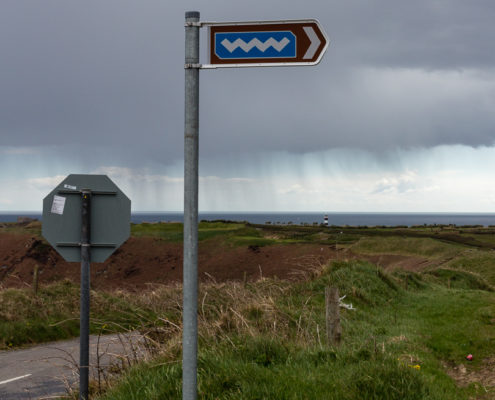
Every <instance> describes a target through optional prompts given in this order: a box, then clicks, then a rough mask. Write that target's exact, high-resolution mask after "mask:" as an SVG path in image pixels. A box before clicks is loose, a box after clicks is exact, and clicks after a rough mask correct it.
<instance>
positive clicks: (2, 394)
mask: <svg viewBox="0 0 495 400" xmlns="http://www.w3.org/2000/svg"><path fill="white" fill-rule="evenodd" d="M142 343H143V341H142V336H141V335H139V334H138V333H130V334H126V335H106V336H101V337H100V339H99V345H97V344H98V337H97V336H91V337H90V367H91V370H90V379H91V378H93V379H95V380H97V378H98V373H97V368H96V366H97V362H98V359H99V365H100V371H104V373H108V370H109V368H108V367H109V366H111V365H121V364H122V362H124V363H127V361H128V360H135V359H136V358H142V357H144V356H145V351H144V347H143V346H142ZM78 361H79V339H73V340H67V341H61V342H54V343H47V344H42V345H37V346H34V347H30V348H28V349H22V350H9V351H1V352H0V399H1V400H20V399H22V400H31V399H32V400H35V399H36V400H41V399H54V398H57V397H58V396H63V395H67V393H68V392H69V390H71V388H74V387H75V388H77V386H78V381H79V375H78V371H77V363H78ZM102 376H103V374H101V375H100V377H102ZM102 379H103V378H102Z"/></svg>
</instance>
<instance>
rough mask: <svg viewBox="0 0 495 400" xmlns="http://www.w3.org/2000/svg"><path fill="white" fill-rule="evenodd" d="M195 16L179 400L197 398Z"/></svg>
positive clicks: (194, 15)
mask: <svg viewBox="0 0 495 400" xmlns="http://www.w3.org/2000/svg"><path fill="white" fill-rule="evenodd" d="M198 23H199V12H198V11H188V12H186V24H185V30H186V42H185V50H186V51H185V104H184V106H185V112H184V266H183V274H184V284H183V316H182V327H183V331H182V399H183V400H196V397H197V382H198V381H197V353H198V317H197V314H198V132H199V24H198Z"/></svg>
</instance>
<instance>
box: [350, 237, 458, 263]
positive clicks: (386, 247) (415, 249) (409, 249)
mask: <svg viewBox="0 0 495 400" xmlns="http://www.w3.org/2000/svg"><path fill="white" fill-rule="evenodd" d="M351 249H352V251H355V252H356V253H362V254H400V255H410V256H420V257H427V258H431V259H439V258H452V257H455V256H457V255H459V254H460V253H461V252H463V251H464V250H466V248H465V247H464V246H462V245H459V244H452V243H445V242H441V241H439V240H436V239H432V238H416V237H400V236H399V237H380V236H374V237H362V238H361V239H360V240H359V241H358V242H357V243H355V244H354V245H352V246H351Z"/></svg>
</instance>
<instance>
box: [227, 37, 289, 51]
mask: <svg viewBox="0 0 495 400" xmlns="http://www.w3.org/2000/svg"><path fill="white" fill-rule="evenodd" d="M220 43H221V44H222V45H223V46H224V47H225V48H226V49H227V50H228V51H230V52H231V53H232V52H233V51H234V50H235V49H237V48H238V47H240V48H241V49H242V50H244V51H245V52H246V53H247V52H249V51H250V50H251V49H252V48H253V47H256V48H258V50H260V51H262V52H265V50H266V49H268V48H269V47H270V46H271V47H273V48H274V49H275V50H277V51H278V52H279V53H280V52H281V51H282V50H283V48H284V47H285V46H287V45H288V44H289V43H290V40H289V39H287V38H286V37H284V38H283V39H282V40H281V41H280V42H278V41H277V40H275V39H274V38H272V37H271V38H270V39H268V40H267V41H266V42H265V43H263V42H262V41H260V40H259V39H257V38H254V39H251V40H250V41H249V42H248V43H246V42H245V41H244V40H242V39H236V40H234V41H233V42H231V41H230V40H228V39H223V40H222V41H221V42H220Z"/></svg>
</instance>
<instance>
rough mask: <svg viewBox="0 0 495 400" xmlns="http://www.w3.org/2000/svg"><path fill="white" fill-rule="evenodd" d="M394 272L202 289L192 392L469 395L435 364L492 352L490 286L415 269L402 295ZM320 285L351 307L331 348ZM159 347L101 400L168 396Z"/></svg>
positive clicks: (170, 389)
mask: <svg viewBox="0 0 495 400" xmlns="http://www.w3.org/2000/svg"><path fill="white" fill-rule="evenodd" d="M427 278H428V277H427ZM404 279H405V277H404V276H403V277H402V278H397V277H390V276H387V275H386V274H384V273H383V272H382V271H381V270H379V269H377V268H376V267H375V266H373V265H371V264H367V263H360V262H350V263H338V264H333V265H332V266H330V267H328V268H326V269H325V270H324V271H323V272H322V273H321V275H318V276H316V277H315V278H313V279H310V280H308V281H306V282H303V283H298V284H289V283H286V282H279V281H271V280H265V281H263V282H259V283H255V284H252V285H248V286H247V287H246V288H243V287H241V286H236V287H229V286H227V287H225V286H224V287H223V289H219V288H204V289H203V290H206V292H208V291H213V294H212V297H211V298H212V300H211V301H208V298H210V296H207V297H206V299H207V300H206V301H205V303H203V306H202V307H203V309H204V308H206V310H207V311H203V314H202V316H201V318H200V334H201V336H200V353H199V364H198V371H199V397H200V398H202V399H265V398H267V399H268V398H269V399H339V400H340V399H343V400H345V399H467V398H469V396H472V395H474V394H475V393H476V392H478V393H481V392H480V389H479V388H477V387H476V386H475V385H472V386H471V387H469V388H465V389H459V388H457V387H456V385H455V384H454V382H453V381H452V380H451V378H449V377H448V376H447V375H446V373H445V372H444V367H443V366H442V365H443V363H447V364H456V365H458V364H460V363H462V362H465V361H464V357H465V355H466V354H468V353H473V354H475V355H476V356H475V361H474V362H473V363H472V364H470V365H469V366H468V368H469V369H474V370H475V369H476V368H481V365H482V360H483V358H485V357H488V356H493V348H494V344H495V343H494V339H493V338H494V335H495V326H494V324H493V322H491V321H492V320H493V317H494V316H495V306H494V304H495V303H494V300H495V296H494V293H493V292H489V291H484V290H479V289H448V288H447V287H446V285H445V284H446V282H445V281H444V282H442V281H441V280H439V278H436V279H437V280H436V282H430V281H431V279H429V278H428V279H426V280H422V277H421V276H419V275H416V276H411V277H409V278H408V279H409V280H410V282H411V283H410V284H409V285H408V289H409V290H407V291H406V290H404V289H403V288H402V286H405V282H404ZM233 285H234V284H233ZM328 285H335V286H338V287H339V289H340V292H341V293H344V294H346V295H347V298H346V301H349V302H352V303H353V304H354V306H355V307H357V311H344V312H343V315H342V319H343V332H344V340H343V343H342V345H341V346H339V347H337V348H335V347H329V346H326V345H325V343H324V342H325V340H324V328H323V327H324V326H325V322H324V288H325V287H326V286H328ZM469 285H472V283H470V282H466V284H465V286H466V287H468V286H469ZM229 294H230V295H229ZM229 310H231V311H230V312H229ZM165 353H166V355H164V356H162V357H160V358H158V359H156V360H155V362H153V363H148V364H144V365H139V366H137V367H135V368H133V369H131V370H130V371H129V372H128V373H127V374H126V375H125V377H124V379H123V380H122V381H121V382H120V383H119V384H118V385H117V386H115V387H114V388H113V389H112V390H110V391H109V392H108V393H107V394H106V395H105V396H103V397H102V399H105V400H110V399H116V400H117V399H118V400H127V399H142V398H146V399H163V398H170V399H172V398H180V396H181V388H180V375H181V367H180V354H179V352H178V351H177V348H176V351H168V352H165Z"/></svg>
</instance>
